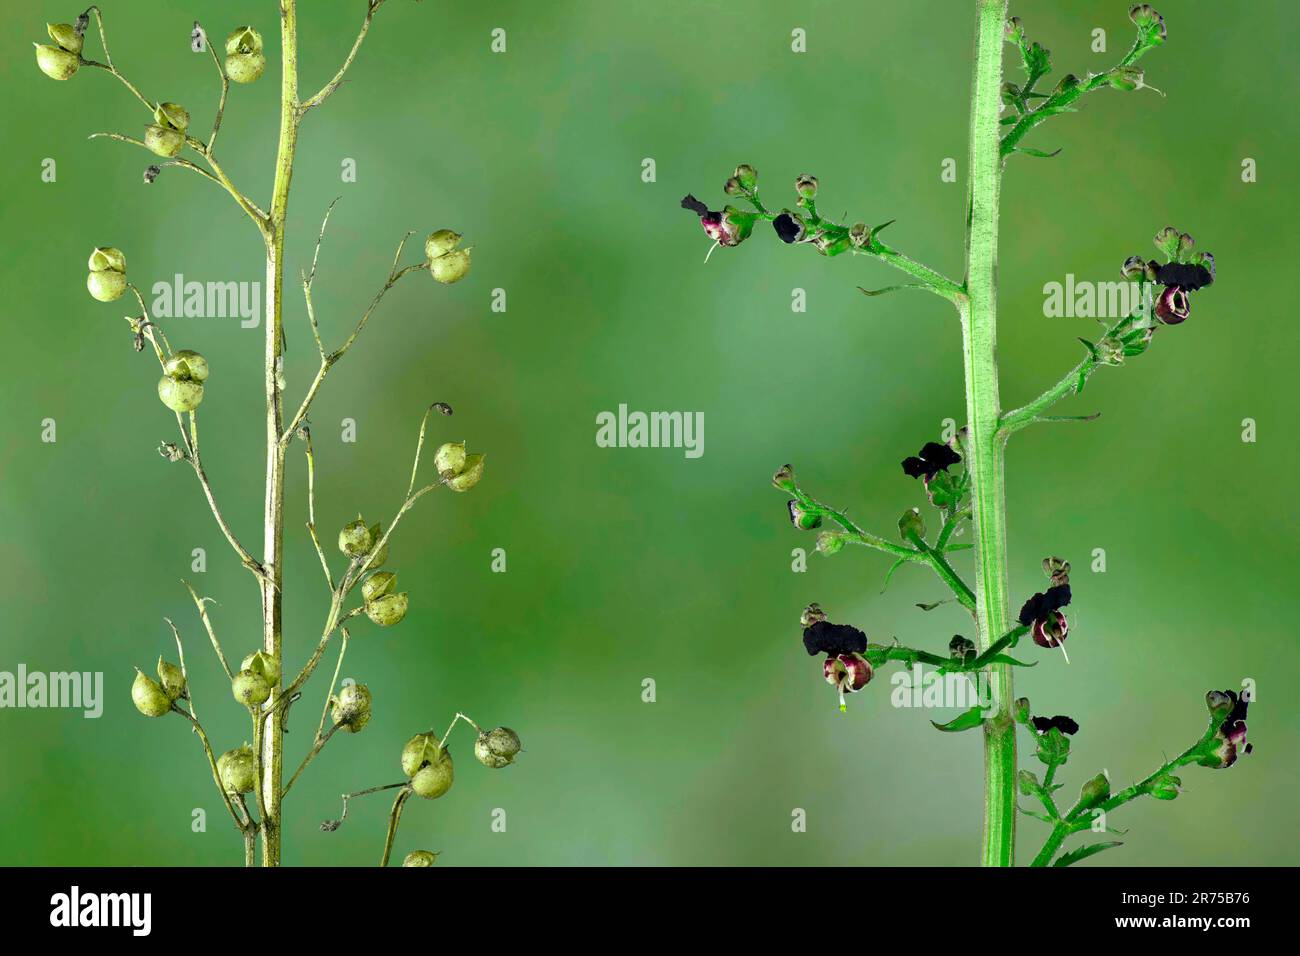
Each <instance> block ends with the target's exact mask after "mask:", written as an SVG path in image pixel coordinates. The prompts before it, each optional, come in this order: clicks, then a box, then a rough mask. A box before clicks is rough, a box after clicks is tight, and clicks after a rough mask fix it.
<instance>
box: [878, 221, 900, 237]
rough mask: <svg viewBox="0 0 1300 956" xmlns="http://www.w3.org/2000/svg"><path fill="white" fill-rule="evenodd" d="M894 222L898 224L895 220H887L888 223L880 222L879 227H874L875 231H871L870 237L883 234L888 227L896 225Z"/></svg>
mask: <svg viewBox="0 0 1300 956" xmlns="http://www.w3.org/2000/svg"><path fill="white" fill-rule="evenodd" d="M896 222H898V220H897V219H891V220H889V222H882V223H881V224H880V225H878V226H876V228H875V229H872V230H871V235H873V236H878V235H880V234H881V233H882V232H884V231H885V230H886V229H888V228H889V227H890V226H892V225H893V224H894V223H896Z"/></svg>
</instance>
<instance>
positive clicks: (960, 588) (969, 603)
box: [907, 531, 975, 613]
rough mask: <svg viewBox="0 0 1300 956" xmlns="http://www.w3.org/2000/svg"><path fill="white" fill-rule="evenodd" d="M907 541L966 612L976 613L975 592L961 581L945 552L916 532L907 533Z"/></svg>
mask: <svg viewBox="0 0 1300 956" xmlns="http://www.w3.org/2000/svg"><path fill="white" fill-rule="evenodd" d="M907 540H908V541H910V542H911V543H912V545H913V546H914V547H915V548H916V550H917V551H918V552H920V553H921V554H922V555H924V560H925V563H926V564H928V565H930V567H931V568H932V569H933V570H934V573H935V574H937V575H938V576H939V579H940V580H941V581H943V583H944V584H946V585H948V587H949V589H950V590H951V591H952V593H953V594H954V595H956V597H957V602H958V603H959V604H960V605H961V606H962V607H964V608H965V609H966V610H968V611H970V612H971V613H974V611H975V592H974V591H972V590H971V589H970V587H969V586H968V585H967V584H966V582H965V581H963V580H962V579H961V575H960V574H958V573H957V572H956V571H955V570H954V569H953V566H952V565H951V564H949V563H948V559H947V558H945V557H944V556H943V552H941V551H939V550H938V549H937V548H934V547H931V546H930V545H929V544H928V543H926V540H925V539H924V538H922V537H921V535H920V534H919V533H918V532H916V531H909V532H907Z"/></svg>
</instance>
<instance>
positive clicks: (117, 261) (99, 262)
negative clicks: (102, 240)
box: [86, 246, 126, 302]
mask: <svg viewBox="0 0 1300 956" xmlns="http://www.w3.org/2000/svg"><path fill="white" fill-rule="evenodd" d="M89 269H90V274H89V275H87V276H86V289H87V291H89V292H90V294H91V295H92V296H93V297H94V298H96V299H98V300H99V301H100V302H112V301H113V300H114V299H120V298H121V297H122V294H123V293H124V292H126V256H125V255H123V254H122V250H121V249H114V248H113V247H112V246H99V247H97V248H96V249H95V250H94V251H93V252H91V254H90V262H89Z"/></svg>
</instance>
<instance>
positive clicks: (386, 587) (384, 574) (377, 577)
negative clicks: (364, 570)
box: [361, 571, 397, 604]
mask: <svg viewBox="0 0 1300 956" xmlns="http://www.w3.org/2000/svg"><path fill="white" fill-rule="evenodd" d="M396 584H397V575H396V574H393V572H391V571H379V572H377V573H375V574H372V575H370V577H368V578H366V580H365V581H364V582H363V583H362V585H361V599H362V600H363V601H365V603H367V604H369V603H370V602H371V601H378V600H379V599H380V598H381V597H383V596H384V595H385V594H388V593H390V592H391V591H392V590H393V587H394V585H396Z"/></svg>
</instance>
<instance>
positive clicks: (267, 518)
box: [260, 0, 299, 866]
mask: <svg viewBox="0 0 1300 956" xmlns="http://www.w3.org/2000/svg"><path fill="white" fill-rule="evenodd" d="M296 5H297V0H280V45H281V51H280V56H281V60H282V64H283V65H282V71H281V77H280V140H279V146H278V148H277V150H276V157H275V186H274V190H273V192H272V196H271V209H270V213H269V215H268V220H269V221H268V223H267V240H266V310H265V314H266V362H265V368H264V375H265V386H266V498H265V507H264V511H263V542H262V566H263V568H264V569H265V571H266V576H265V577H264V578H263V579H262V649H263V650H264V651H266V653H267V654H270V655H271V656H272V657H274V658H275V659H276V660H277V661H280V660H282V649H281V639H280V637H281V613H282V608H281V586H282V584H283V581H284V567H283V551H284V457H285V448H284V445H283V444H282V443H281V441H280V434H281V426H282V418H283V414H284V408H283V401H282V399H281V392H280V373H281V371H282V369H281V366H280V363H281V361H282V349H283V345H284V331H283V328H284V326H283V321H284V316H283V312H282V309H281V304H282V301H283V295H282V292H283V287H284V233H285V218H286V214H287V213H288V209H289V184H290V182H291V181H292V179H293V158H294V150H295V147H296V146H297V143H298V120H299V111H298V14H297V9H296ZM281 671H283V667H281ZM280 683H282V680H281V681H280V682H277V687H276V688H275V691H276V694H275V695H273V697H272V699H273V700H275V699H276V697H277V696H278V692H279V690H280V687H279V686H278V685H279V684H280ZM283 764H284V710H283V708H275V709H274V711H273V712H272V713H271V714H270V715H269V717H268V718H267V720H266V730H265V733H264V734H263V738H262V779H261V782H260V788H261V794H262V799H263V801H264V802H265V804H266V810H265V815H264V817H263V820H262V865H263V866H279V865H280V853H281V830H280V795H281V785H280V778H281V774H282V772H283Z"/></svg>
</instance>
